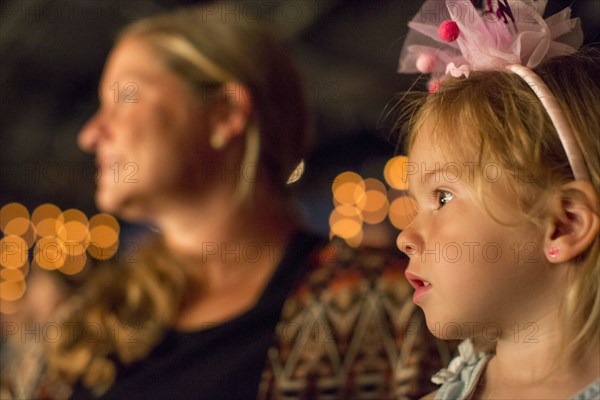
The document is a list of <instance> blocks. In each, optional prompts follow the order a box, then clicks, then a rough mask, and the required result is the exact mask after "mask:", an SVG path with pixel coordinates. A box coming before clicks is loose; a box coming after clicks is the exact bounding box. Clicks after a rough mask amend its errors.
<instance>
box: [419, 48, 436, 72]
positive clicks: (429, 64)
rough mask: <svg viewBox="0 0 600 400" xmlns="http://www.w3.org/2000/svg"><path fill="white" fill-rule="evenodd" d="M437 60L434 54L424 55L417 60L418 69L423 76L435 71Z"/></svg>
mask: <svg viewBox="0 0 600 400" xmlns="http://www.w3.org/2000/svg"><path fill="white" fill-rule="evenodd" d="M436 63H437V58H436V57H435V56H434V55H433V54H427V53H422V54H420V55H419V57H418V58H417V69H418V70H419V72H421V73H423V74H429V73H430V72H431V71H433V70H434V69H435V64H436Z"/></svg>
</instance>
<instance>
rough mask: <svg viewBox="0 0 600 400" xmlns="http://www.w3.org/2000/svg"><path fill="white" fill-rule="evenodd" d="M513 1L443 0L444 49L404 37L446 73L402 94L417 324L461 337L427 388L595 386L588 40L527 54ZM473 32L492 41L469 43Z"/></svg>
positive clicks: (567, 389)
mask: <svg viewBox="0 0 600 400" xmlns="http://www.w3.org/2000/svg"><path fill="white" fill-rule="evenodd" d="M447 3H455V2H451V1H448V2H447ZM463 3H464V4H463ZM467 3H468V4H467ZM515 3H519V2H511V3H510V4H511V5H512V7H513V10H512V12H510V9H508V11H506V8H504V9H503V8H502V7H498V9H497V10H495V9H494V8H493V7H492V6H493V5H491V2H489V4H490V9H488V10H487V12H488V13H487V14H486V13H483V14H481V15H480V16H479V15H477V16H475V17H474V16H473V15H474V14H470V15H469V11H472V10H471V9H470V7H472V5H471V4H470V2H462V3H460V5H461V6H463V7H464V8H463V9H462V13H461V14H462V15H457V14H458V12H457V10H458V11H461V10H460V8H454V9H451V7H450V6H448V9H449V10H450V14H451V17H452V18H453V20H454V21H455V22H456V24H455V25H456V26H453V25H452V24H451V23H444V24H442V25H446V27H445V28H442V27H440V29H439V35H440V37H441V38H442V40H443V41H448V40H452V39H458V43H457V44H458V46H455V47H453V48H451V49H449V53H448V54H450V53H451V54H453V57H454V63H451V62H449V60H450V58H448V57H447V58H445V59H444V57H443V54H442V53H443V50H442V51H438V52H437V53H427V49H426V48H425V46H420V47H419V48H417V47H413V48H412V51H413V53H414V52H415V51H421V55H415V54H413V56H414V57H413V58H412V60H413V61H411V62H412V63H413V64H415V65H416V67H417V69H419V70H422V72H434V73H435V68H439V65H436V63H441V64H443V63H444V61H445V63H446V64H448V66H447V68H446V71H443V69H444V68H443V67H442V68H441V71H442V73H443V72H449V75H453V76H452V77H450V76H448V75H442V76H441V79H437V80H436V81H435V82H433V85H432V87H430V91H431V92H432V93H431V94H429V95H427V96H426V97H424V98H423V99H421V100H419V101H418V104H417V108H416V109H415V108H410V111H411V114H412V115H411V118H410V120H409V121H408V123H407V128H408V134H407V137H406V143H407V146H408V152H409V159H410V165H409V167H410V168H408V171H410V172H409V175H408V186H409V191H410V193H411V195H412V197H413V198H414V200H415V202H416V204H417V209H418V212H417V214H416V216H415V218H414V219H413V221H412V222H411V224H410V225H409V226H408V227H407V228H406V229H405V230H404V231H402V233H401V234H400V236H399V237H398V241H397V243H398V246H399V247H400V249H401V250H402V251H403V252H405V253H406V254H408V255H409V257H410V264H409V267H408V269H407V271H406V276H407V278H408V280H409V281H410V282H411V284H412V285H413V286H414V287H415V289H416V291H415V293H414V297H413V299H414V301H415V303H416V304H417V305H419V306H420V307H421V308H422V309H423V311H424V313H425V317H426V320H427V326H428V327H429V329H430V330H431V331H432V332H433V333H434V334H435V335H436V336H438V337H440V338H444V339H466V340H465V341H463V343H462V344H461V345H460V346H459V353H460V355H459V356H458V357H457V358H455V359H454V360H453V361H452V362H451V363H450V366H449V367H448V368H447V369H445V370H442V371H440V372H439V373H438V374H436V375H435V376H434V378H433V381H434V382H436V383H438V384H442V386H441V388H440V389H439V390H438V391H437V392H436V393H432V394H431V395H430V396H429V397H428V398H436V399H475V398H477V399H480V398H482V399H499V398H501V399H549V398H552V399H557V398H561V399H565V398H567V399H598V398H600V378H599V376H600V345H599V323H600V320H599V318H600V293H599V291H598V286H599V281H600V261H599V252H600V239H599V236H598V231H599V228H600V216H599V215H600V200H599V193H600V140H599V137H598V127H599V126H600V102H599V101H598V99H599V98H600V81H599V80H598V74H600V52H598V51H596V50H592V49H587V50H580V51H578V52H575V53H573V54H570V55H563V56H559V57H555V55H556V54H549V53H544V54H541V53H539V52H538V54H536V55H535V57H537V60H536V61H535V62H533V61H531V60H532V58H533V57H534V55H533V53H532V49H536V48H537V49H539V47H536V46H538V45H539V44H540V43H538V42H536V41H534V42H528V43H527V44H529V46H525V45H524V44H525V42H524V41H523V40H524V39H523V38H524V37H526V36H527V35H526V34H527V33H530V34H531V33H536V32H537V31H536V30H535V29H533V28H532V27H527V26H525V25H524V24H521V23H520V21H521V20H522V19H521V20H519V19H518V17H517V18H515V16H516V14H517V13H516V11H517V10H515V8H516V7H515ZM521 3H523V2H521ZM529 3H531V2H529ZM540 3H541V2H540ZM498 4H501V2H498ZM448 5H449V4H448ZM534 5H535V3H534ZM426 6H427V5H426ZM429 6H431V4H429ZM455 6H456V4H455ZM423 10H426V7H425V6H424V8H423ZM427 10H429V12H432V10H434V8H431V7H429V8H427ZM501 10H504V12H501ZM520 11H523V9H521V10H520ZM530 11H531V10H530ZM534 11H535V12H534ZM423 12H424V11H423ZM542 12H543V7H541V10H540V9H536V10H533V11H531V13H532V14H531V15H529V17H530V19H529V20H528V21H529V22H530V21H532V20H535V21H538V20H540V18H537V17H539V16H540V15H541V14H542ZM453 13H454V15H452V14H453ZM509 13H510V14H511V15H512V16H513V17H512V18H510V17H509V18H507V20H508V23H505V24H500V23H498V22H499V21H500V19H501V17H502V16H504V15H508V14H509ZM533 14H535V15H533ZM561 14H562V15H563V16H565V21H566V22H567V23H570V22H571V21H572V20H568V13H566V12H563V13H561ZM486 15H487V18H486ZM490 16H492V17H490ZM417 17H419V15H418V16H417ZM533 17H536V18H537V19H535V18H533ZM478 18H480V19H478ZM494 18H495V23H496V26H493V25H492V24H493V20H494ZM521 18H525V16H524V15H523V13H522V15H521ZM551 18H555V17H551ZM416 19H417V18H415V20H416ZM484 19H487V21H484ZM415 20H413V22H414V21H415ZM548 20H550V18H549V19H548ZM548 20H546V21H548ZM423 21H424V20H423ZM490 21H492V22H490ZM554 21H556V18H555V19H554ZM439 22H440V21H439V20H438V24H439ZM542 22H543V20H542ZM567 25H570V26H575V25H576V24H574V23H573V24H567ZM474 26H475V27H474ZM547 26H551V24H550V23H548V25H547ZM412 27H413V28H414V27H415V25H414V24H413V25H412ZM492 29H495V30H496V31H495V32H494V33H495V34H494V35H491V34H490V32H492ZM502 29H504V30H505V31H506V32H505V33H507V34H506V35H502V32H501V30H502ZM511 29H512V31H510V30H511ZM448 30H449V31H450V32H449V33H448V32H447V31H448ZM478 30H479V31H482V32H480V35H477V36H473V34H474V33H476V31H478ZM547 31H548V32H547V33H548V35H549V37H551V38H552V39H554V38H556V37H558V36H560V35H559V34H556V32H552V29H549V30H548V29H547ZM515 32H519V33H518V34H517V33H515ZM563 33H564V32H563ZM436 34H437V31H436ZM487 34H490V37H492V39H493V40H492V41H491V42H490V43H488V46H487V47H486V46H481V43H482V40H485V39H486V35H487ZM531 37H532V36H530V38H531ZM409 38H410V36H409ZM495 38H496V39H497V38H504V39H498V40H496V39H495ZM494 40H495V41H494ZM502 40H505V42H502ZM540 40H541V39H540ZM519 41H520V42H519ZM475 42H476V44H478V45H479V47H477V46H475ZM517 42H519V43H518V44H519V46H516V45H515V43H517ZM451 43H452V42H451ZM553 44H554V42H552V44H551V45H548V43H546V44H545V47H546V49H552V48H553V47H552V45H553ZM555 47H556V46H555ZM577 47H578V46H577ZM415 49H417V50H415ZM506 49H513V50H514V49H520V50H518V51H520V52H521V53H519V54H517V55H518V56H519V59H520V61H521V62H520V63H518V64H525V65H528V66H529V67H531V68H533V70H530V69H528V68H527V67H525V66H523V65H512V64H515V62H514V58H510V57H506V59H502V57H501V56H502V55H503V54H506V52H504V53H503V51H504V50H506ZM438 50H439V49H438ZM475 50H476V51H475ZM548 51H550V50H548ZM574 51H575V49H572V51H571V50H569V49H566V50H565V49H564V48H563V53H572V52H574ZM410 52H411V50H407V51H405V52H404V58H403V59H402V60H401V71H402V70H403V69H404V70H407V69H410V67H409V64H411V62H407V61H406V60H407V57H408V56H407V55H408V54H409V53H410ZM423 54H425V56H423ZM499 55H500V56H499ZM419 57H420V61H419V62H417V60H418V59H419ZM507 60H508V61H507ZM426 61H427V62H426ZM403 63H404V64H403ZM538 64H539V65H538ZM434 65H436V66H435V68H432V66H434ZM534 67H535V68H534ZM408 72H411V71H408ZM463 74H464V75H466V76H462V75H463ZM485 342H487V344H488V346H487V347H488V351H482V350H484V349H483V344H484V343H485ZM490 344H491V345H492V349H493V348H494V347H495V350H493V351H489V347H490V346H489V345H490Z"/></svg>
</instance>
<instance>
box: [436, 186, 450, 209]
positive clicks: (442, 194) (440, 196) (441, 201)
mask: <svg viewBox="0 0 600 400" xmlns="http://www.w3.org/2000/svg"><path fill="white" fill-rule="evenodd" d="M435 198H436V201H437V206H438V208H442V207H444V206H445V205H446V203H448V202H449V201H450V200H452V199H453V198H454V195H453V194H452V193H450V192H448V191H446V190H436V191H435Z"/></svg>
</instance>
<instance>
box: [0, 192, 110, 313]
mask: <svg viewBox="0 0 600 400" xmlns="http://www.w3.org/2000/svg"><path fill="white" fill-rule="evenodd" d="M0 228H1V229H0V230H1V231H2V235H3V237H2V239H0V313H3V314H14V313H16V312H18V310H19V307H20V302H21V298H22V297H23V295H24V294H25V292H26V288H27V285H26V281H25V278H26V277H27V275H28V273H29V271H30V270H31V268H41V269H45V270H58V271H60V272H62V273H63V274H65V275H75V274H78V273H80V272H82V271H83V270H84V269H85V267H86V265H87V264H88V258H87V257H88V255H90V256H92V257H93V258H96V259H99V260H107V259H110V258H111V257H113V256H114V255H115V254H116V252H117V250H118V247H119V232H120V226H119V222H118V221H117V220H116V218H114V217H113V216H111V215H109V214H104V213H101V214H97V215H95V216H93V217H92V218H90V219H89V221H88V218H87V216H86V215H85V214H84V213H83V212H81V211H80V210H77V209H69V210H66V211H64V212H62V211H61V209H60V208H59V207H57V206H56V205H54V204H50V203H47V204H42V205H40V206H39V207H37V208H36V209H35V210H34V211H33V213H31V216H30V214H29V211H28V210H27V208H26V207H25V206H23V205H22V204H19V203H10V204H7V205H5V206H3V207H2V208H1V209H0ZM30 249H33V251H32V252H31V253H32V254H33V257H32V259H31V260H30V259H29V258H30Z"/></svg>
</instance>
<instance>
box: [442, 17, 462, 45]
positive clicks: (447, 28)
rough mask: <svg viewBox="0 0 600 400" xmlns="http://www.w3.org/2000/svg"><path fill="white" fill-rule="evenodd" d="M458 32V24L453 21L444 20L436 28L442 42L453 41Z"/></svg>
mask: <svg viewBox="0 0 600 400" xmlns="http://www.w3.org/2000/svg"><path fill="white" fill-rule="evenodd" d="M459 34H460V29H459V28H458V24H457V23H456V22H454V21H444V22H442V23H441V24H440V27H439V28H438V35H440V38H441V39H442V40H443V41H444V42H454V41H455V40H456V39H457V38H458V35H459Z"/></svg>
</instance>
